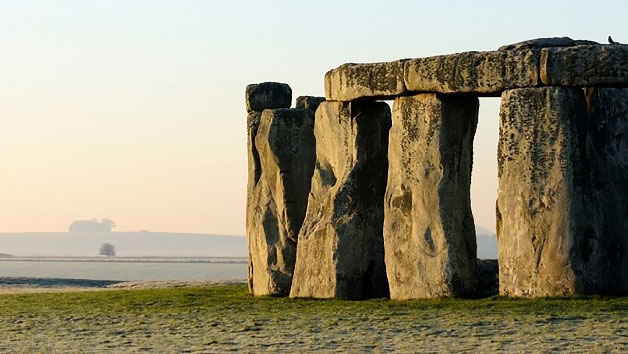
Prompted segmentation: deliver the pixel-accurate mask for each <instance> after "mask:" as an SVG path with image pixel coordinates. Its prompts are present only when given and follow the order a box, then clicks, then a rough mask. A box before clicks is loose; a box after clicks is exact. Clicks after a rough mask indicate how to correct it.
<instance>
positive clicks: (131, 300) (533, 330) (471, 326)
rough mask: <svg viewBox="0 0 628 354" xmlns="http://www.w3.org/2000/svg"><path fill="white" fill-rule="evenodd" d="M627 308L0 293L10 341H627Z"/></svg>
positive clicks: (233, 344) (31, 345) (408, 344)
mask: <svg viewBox="0 0 628 354" xmlns="http://www.w3.org/2000/svg"><path fill="white" fill-rule="evenodd" d="M627 318H628V298H626V297H624V298H607V297H581V298H547V299H507V298H499V297H493V298H488V299H480V300H465V299H437V300H420V301H405V302H397V301H389V300H383V299H379V300H368V301H341V300H315V299H296V300H295V299H288V298H272V297H262V298H254V297H251V296H250V295H249V294H248V292H247V289H246V287H245V286H214V287H208V288H172V289H147V290H120V291H102V292H83V293H46V294H14V295H1V296H0V325H1V326H0V351H13V350H14V349H16V347H15V345H16V344H18V343H19V345H21V346H22V347H23V349H24V351H32V350H39V351H44V352H46V351H49V352H55V351H67V350H72V349H76V348H83V349H85V348H90V349H93V350H96V351H107V350H110V351H149V350H155V349H157V350H159V351H162V350H163V351H168V350H171V349H176V350H179V349H181V348H187V349H190V350H191V351H194V350H198V351H224V350H244V351H251V350H252V351H258V350H261V349H268V350H272V351H276V350H288V351H298V350H303V349H307V350H320V351H329V350H339V351H343V350H359V351H370V350H375V349H377V350H394V349H397V350H401V351H405V350H411V351H415V350H419V351H421V350H429V349H430V348H431V349H432V350H441V349H442V350H448V349H451V350H453V349H456V350H474V349H478V348H484V349H489V350H524V349H525V348H529V347H530V346H532V347H535V346H536V347H537V348H539V349H542V350H569V349H576V348H577V349H581V350H586V349H587V348H591V349H595V350H599V349H600V348H601V349H604V350H610V351H614V350H620V351H623V350H624V349H626V350H628V323H627V320H626V319H627ZM421 345H429V347H421ZM572 346H573V347H572ZM417 348H423V349H417ZM18 349H21V348H20V346H18Z"/></svg>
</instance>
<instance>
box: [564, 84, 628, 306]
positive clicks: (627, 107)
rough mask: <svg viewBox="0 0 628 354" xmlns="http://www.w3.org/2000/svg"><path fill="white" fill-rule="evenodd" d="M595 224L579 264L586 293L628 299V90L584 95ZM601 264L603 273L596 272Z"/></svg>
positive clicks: (590, 212) (591, 216) (590, 209)
mask: <svg viewBox="0 0 628 354" xmlns="http://www.w3.org/2000/svg"><path fill="white" fill-rule="evenodd" d="M585 93H586V94H585V97H586V101H587V108H588V109H587V111H588V113H589V115H588V118H589V119H588V144H587V149H588V152H587V153H588V156H589V163H588V165H589V166H590V168H589V170H590V171H591V173H592V177H591V180H590V182H589V186H591V188H592V189H593V193H592V203H591V204H590V205H587V218H588V219H589V220H591V221H595V223H593V225H592V226H593V227H592V229H591V230H587V232H588V233H589V234H588V235H587V236H589V237H588V238H586V239H583V244H582V245H581V247H582V252H580V253H579V254H577V256H579V259H578V262H577V263H576V264H578V265H582V267H581V269H580V272H581V273H583V274H585V275H586V278H585V279H583V281H584V284H583V286H584V288H585V291H587V292H593V293H603V294H624V295H625V294H628V88H618V89H615V88H588V89H586V90H585ZM596 264H597V265H599V267H596Z"/></svg>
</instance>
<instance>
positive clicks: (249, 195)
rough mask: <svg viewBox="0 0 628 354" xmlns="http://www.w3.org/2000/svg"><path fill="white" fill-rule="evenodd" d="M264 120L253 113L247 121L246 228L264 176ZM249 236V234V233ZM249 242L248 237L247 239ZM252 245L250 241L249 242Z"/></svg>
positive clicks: (250, 271)
mask: <svg viewBox="0 0 628 354" xmlns="http://www.w3.org/2000/svg"><path fill="white" fill-rule="evenodd" d="M261 118H262V113H261V112H251V113H249V114H248V116H247V120H246V127H247V129H246V145H247V149H246V151H247V160H248V182H247V185H246V228H247V230H248V229H249V228H252V227H253V221H254V219H253V215H254V214H253V212H254V210H255V208H254V205H253V201H254V200H253V195H254V191H255V187H256V186H257V184H258V182H259V178H260V176H261V174H262V165H261V163H260V160H259V153H258V152H257V148H256V147H255V136H256V135H257V129H258V128H259V123H260V120H261ZM247 236H248V232H247ZM247 240H248V237H247ZM248 242H249V243H250V241H248ZM248 251H249V253H248V254H249V265H248V286H249V292H250V293H251V294H252V293H253V263H252V262H253V257H252V255H251V247H250V246H249V247H248Z"/></svg>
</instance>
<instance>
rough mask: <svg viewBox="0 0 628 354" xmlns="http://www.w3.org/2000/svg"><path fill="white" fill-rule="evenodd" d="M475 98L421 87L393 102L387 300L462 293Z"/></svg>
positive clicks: (468, 246) (471, 247) (468, 288)
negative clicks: (423, 90)
mask: <svg viewBox="0 0 628 354" xmlns="http://www.w3.org/2000/svg"><path fill="white" fill-rule="evenodd" d="M478 107H479V103H478V99H477V98H476V97H465V96H447V95H440V94H421V95H416V96H411V97H400V98H397V99H396V100H395V103H394V106H393V122H394V123H393V127H392V129H391V131H390V144H389V150H388V158H389V161H390V162H389V163H390V164H389V171H388V186H387V190H386V199H385V219H384V242H385V249H386V270H387V274H388V281H389V283H390V297H391V299H397V300H407V299H416V298H433V297H442V296H457V295H463V294H469V293H471V292H472V291H473V290H474V289H475V285H476V277H477V265H476V241H475V229H474V223H473V215H472V213H471V201H470V195H469V192H470V185H471V166H472V158H473V137H474V134H475V129H476V126H477V121H478Z"/></svg>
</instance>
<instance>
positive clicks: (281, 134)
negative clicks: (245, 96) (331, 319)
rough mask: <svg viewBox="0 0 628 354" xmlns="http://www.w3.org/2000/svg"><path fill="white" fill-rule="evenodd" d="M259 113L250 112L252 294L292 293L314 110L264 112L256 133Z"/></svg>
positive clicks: (311, 150) (307, 185) (311, 164)
mask: <svg viewBox="0 0 628 354" xmlns="http://www.w3.org/2000/svg"><path fill="white" fill-rule="evenodd" d="M258 116H259V114H256V113H254V114H251V115H249V117H250V123H249V127H250V128H249V131H250V132H249V136H252V135H255V149H251V148H250V147H249V152H250V155H249V178H251V177H253V180H252V182H251V180H249V195H248V197H247V201H248V205H247V240H248V247H249V260H250V261H249V262H250V263H249V287H250V288H251V291H252V293H253V294H254V295H288V294H289V293H290V284H291V283H292V274H293V271H294V264H295V257H296V245H297V239H298V238H297V237H298V233H299V230H300V228H301V224H302V222H303V218H304V216H305V210H306V207H307V196H308V193H309V191H310V180H311V177H312V173H313V170H314V162H315V145H316V144H315V141H314V132H313V131H314V113H313V112H311V111H310V110H305V109H277V110H265V111H264V112H263V114H262V115H261V119H260V120H259V126H258V129H257V134H253V130H254V129H251V128H252V127H254V125H255V118H256V117H258ZM256 153H257V156H258V157H257V158H256ZM251 165H253V166H251Z"/></svg>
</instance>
